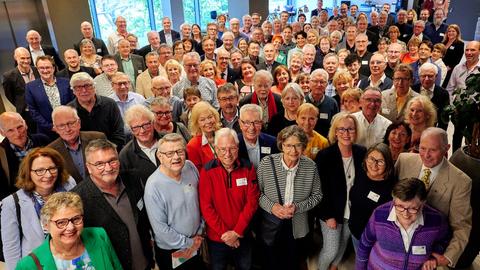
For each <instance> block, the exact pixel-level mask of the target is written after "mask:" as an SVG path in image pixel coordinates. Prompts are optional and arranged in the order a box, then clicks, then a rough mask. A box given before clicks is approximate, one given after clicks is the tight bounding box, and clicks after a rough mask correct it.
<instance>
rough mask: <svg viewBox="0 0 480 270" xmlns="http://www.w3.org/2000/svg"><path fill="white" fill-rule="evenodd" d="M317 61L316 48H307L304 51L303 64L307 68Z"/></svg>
mask: <svg viewBox="0 0 480 270" xmlns="http://www.w3.org/2000/svg"><path fill="white" fill-rule="evenodd" d="M314 60H315V49H314V48H311V47H310V48H309V47H305V48H304V49H303V64H304V65H305V66H310V65H312V64H313V61H314Z"/></svg>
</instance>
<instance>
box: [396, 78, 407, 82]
mask: <svg viewBox="0 0 480 270" xmlns="http://www.w3.org/2000/svg"><path fill="white" fill-rule="evenodd" d="M393 81H394V82H402V81H410V78H393Z"/></svg>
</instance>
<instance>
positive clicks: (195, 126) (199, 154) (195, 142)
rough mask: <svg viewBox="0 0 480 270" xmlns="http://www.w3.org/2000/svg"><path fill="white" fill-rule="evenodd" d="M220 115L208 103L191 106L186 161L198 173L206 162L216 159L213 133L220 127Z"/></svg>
mask: <svg viewBox="0 0 480 270" xmlns="http://www.w3.org/2000/svg"><path fill="white" fill-rule="evenodd" d="M221 123H222V122H221V121H220V115H219V114H218V111H217V110H215V108H213V107H212V105H210V103H208V102H205V101H200V102H198V103H197V104H195V106H193V109H192V114H191V116H190V132H191V134H192V135H193V137H192V139H190V140H189V141H188V144H187V154H188V159H189V160H190V161H191V162H193V164H194V165H195V166H196V167H197V169H198V170H199V171H200V170H201V169H202V168H203V166H204V165H205V164H207V162H209V161H210V160H212V159H214V158H215V157H216V154H215V150H214V147H213V145H214V140H215V131H217V130H219V129H220V127H221Z"/></svg>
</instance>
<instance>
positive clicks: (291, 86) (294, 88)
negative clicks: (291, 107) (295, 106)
mask: <svg viewBox="0 0 480 270" xmlns="http://www.w3.org/2000/svg"><path fill="white" fill-rule="evenodd" d="M288 92H292V93H293V94H294V95H296V96H297V97H298V98H299V99H300V105H301V104H302V103H303V101H304V99H305V94H304V93H303V90H302V87H300V85H298V84H297V83H288V84H287V85H286V86H285V88H284V89H283V91H282V99H283V98H285V96H286V95H287V94H288Z"/></svg>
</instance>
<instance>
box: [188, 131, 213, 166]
mask: <svg viewBox="0 0 480 270" xmlns="http://www.w3.org/2000/svg"><path fill="white" fill-rule="evenodd" d="M187 154H188V159H189V160H190V161H191V162H193V164H195V166H196V167H197V169H198V171H201V169H202V168H203V166H205V164H207V162H209V161H210V160H212V159H214V158H215V155H214V153H213V151H212V148H210V145H208V144H205V145H202V135H201V134H200V135H196V136H195V137H193V138H192V139H190V141H189V142H188V144H187Z"/></svg>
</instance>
